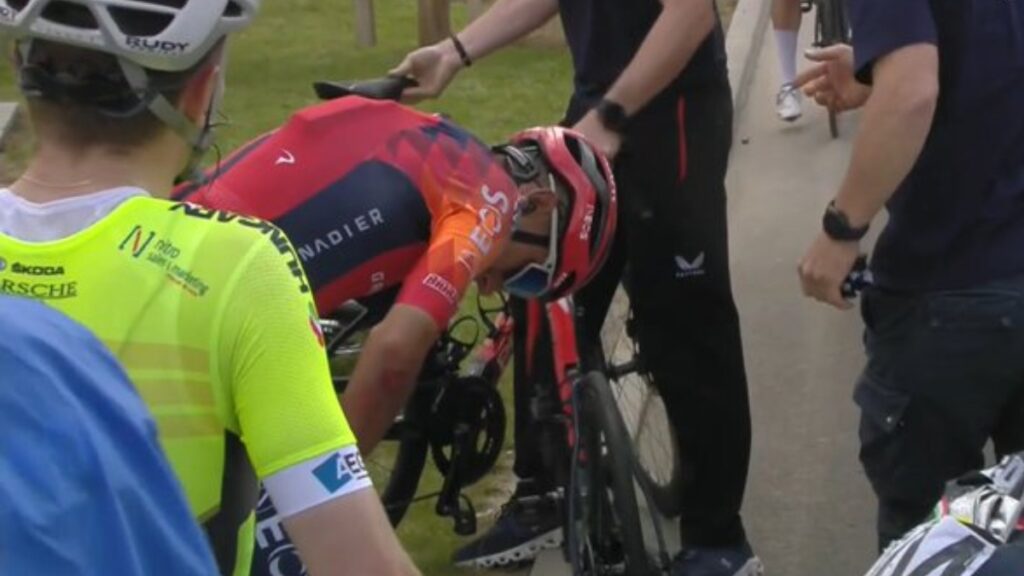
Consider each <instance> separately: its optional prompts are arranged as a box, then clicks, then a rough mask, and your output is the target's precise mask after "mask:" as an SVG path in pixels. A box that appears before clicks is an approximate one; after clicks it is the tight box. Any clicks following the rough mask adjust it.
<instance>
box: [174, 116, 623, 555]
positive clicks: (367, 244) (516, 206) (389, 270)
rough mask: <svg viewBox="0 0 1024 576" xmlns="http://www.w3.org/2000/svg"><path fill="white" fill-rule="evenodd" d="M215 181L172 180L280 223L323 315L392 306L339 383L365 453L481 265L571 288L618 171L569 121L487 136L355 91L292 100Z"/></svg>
mask: <svg viewBox="0 0 1024 576" xmlns="http://www.w3.org/2000/svg"><path fill="white" fill-rule="evenodd" d="M207 180H208V181H209V184H192V185H189V186H185V187H183V188H181V189H179V190H178V191H177V193H176V195H177V196H178V197H182V198H186V199H187V200H188V201H190V202H195V203H197V204H201V205H204V206H208V207H210V208H211V209H227V210H232V211H236V212H239V213H243V214H252V215H255V216H258V217H261V218H266V219H269V220H272V221H273V222H274V223H275V224H276V225H278V226H280V227H281V228H282V229H283V230H284V231H285V232H286V233H287V234H288V236H289V237H290V238H291V239H292V241H293V242H295V245H296V246H297V247H298V254H299V256H300V258H301V259H302V264H303V266H304V267H305V269H306V272H307V274H308V277H309V280H310V286H311V288H312V289H313V291H314V293H315V295H316V302H317V306H318V308H319V310H320V312H321V313H322V314H324V315H329V314H330V313H332V312H333V311H334V310H335V309H336V308H337V307H338V306H339V305H341V304H342V303H344V302H345V301H347V300H350V299H362V301H364V302H366V303H367V304H369V305H370V306H371V308H385V309H386V314H384V316H383V320H381V321H380V322H379V323H378V324H377V325H376V326H375V327H374V328H373V330H372V331H371V333H370V335H369V337H368V339H367V341H366V342H365V344H364V346H363V351H362V354H361V355H360V358H359V361H358V364H357V366H356V369H355V371H354V373H353V375H352V378H351V380H350V382H349V384H348V387H347V389H346V392H345V394H344V395H343V397H342V404H343V405H344V408H345V413H346V414H347V415H348V416H349V421H350V422H351V424H352V427H353V430H354V431H355V433H356V436H357V437H358V438H359V444H360V447H361V448H362V450H363V452H364V453H369V452H371V451H372V450H373V448H374V446H376V444H377V443H378V442H379V441H380V440H381V438H382V437H383V435H384V433H385V432H386V430H387V428H388V427H389V426H390V425H391V424H392V423H393V421H394V418H395V417H396V416H397V415H398V414H399V412H400V411H401V409H402V407H403V406H404V405H405V403H406V400H407V399H408V398H409V396H410V394H411V392H412V390H413V389H414V387H415V383H416V381H417V376H418V374H419V372H420V369H421V366H422V364H423V362H424V359H425V357H426V355H427V353H428V351H429V350H430V349H431V348H432V347H433V345H434V343H435V341H436V340H437V338H438V337H439V335H440V334H441V333H442V331H444V330H445V328H446V327H447V325H448V322H449V320H450V319H451V317H452V316H453V314H454V313H455V312H456V310H457V307H458V304H459V301H460V300H461V299H462V297H463V296H464V295H465V293H466V291H467V290H468V288H469V285H470V284H471V283H472V282H473V280H474V279H475V280H476V282H477V284H478V286H479V288H480V290H481V291H483V292H485V293H486V292H491V291H495V290H498V289H501V288H502V287H504V289H506V290H508V291H509V292H511V293H514V294H516V295H519V296H522V297H528V298H530V297H546V298H556V297H561V296H565V295H568V294H571V293H572V292H573V291H575V290H576V289H578V288H580V287H581V286H583V285H584V284H585V283H586V282H587V281H589V280H590V279H591V277H592V276H593V275H594V274H595V273H596V272H597V270H598V269H599V268H600V265H601V263H602V262H603V261H604V259H605V257H606V255H607V253H608V249H609V247H610V245H611V240H612V238H613V237H614V232H615V223H616V192H615V184H614V181H613V179H612V175H611V170H610V169H609V166H608V163H607V161H606V160H605V159H604V158H603V157H602V156H601V155H600V154H598V153H596V152H595V151H594V149H593V147H592V146H590V145H589V144H588V143H586V142H585V141H584V140H583V139H582V138H581V137H580V136H578V135H576V134H575V133H573V132H572V131H569V130H566V129H562V128H537V129H532V130H526V131H524V132H520V133H519V134H516V135H515V136H514V137H513V138H512V139H511V141H510V142H509V143H508V144H504V145H501V146H497V147H495V148H494V149H490V148H488V147H487V146H485V145H484V144H482V143H481V142H480V141H478V140H477V139H476V138H475V137H473V136H472V135H471V134H470V133H468V132H467V131H465V130H464V129H462V128H460V127H458V126H456V125H455V124H453V123H451V122H450V121H448V120H445V119H443V118H439V117H437V116H429V115H426V114H422V113H420V112H417V111H415V110H413V109H411V108H407V107H405V106H401V105H399V104H397V103H393V102H380V101H371V100H366V99H364V98H360V97H356V96H350V97H346V98H342V99H339V100H334V101H330V102H327V103H324V104H320V105H317V106H312V107H310V108H307V109H304V110H301V111H299V112H298V113H296V114H295V115H294V116H293V117H292V118H291V120H290V121H288V122H287V123H286V124H285V125H284V126H283V127H281V128H280V129H279V130H276V131H273V132H271V133H270V134H268V135H265V136H262V137H259V138H257V139H256V140H254V141H253V142H252V143H250V144H248V145H246V146H243V147H242V148H241V149H240V150H239V151H238V152H236V153H235V154H234V155H233V156H232V157H229V158H228V159H227V160H226V161H225V162H224V163H223V164H222V166H220V167H219V168H215V169H213V170H212V171H211V172H210V173H209V174H208V175H207ZM260 525H261V527H265V528H266V531H265V532H263V531H261V534H263V535H264V536H267V538H264V539H263V540H262V541H261V542H260V543H259V544H260V547H261V548H266V549H267V550H262V551H261V553H265V554H266V555H267V560H268V561H270V560H271V559H272V558H273V557H275V556H276V555H277V554H278V553H279V552H277V551H278V550H281V549H282V548H283V547H284V548H286V547H287V543H286V541H285V540H284V539H283V538H282V537H281V536H282V535H281V534H280V531H278V530H276V528H275V526H276V520H275V519H274V517H273V510H272V508H268V509H266V510H264V509H262V508H261V511H260ZM255 568H256V569H257V570H258V569H260V568H261V566H260V565H257V566H256V567H255ZM296 573H298V572H296Z"/></svg>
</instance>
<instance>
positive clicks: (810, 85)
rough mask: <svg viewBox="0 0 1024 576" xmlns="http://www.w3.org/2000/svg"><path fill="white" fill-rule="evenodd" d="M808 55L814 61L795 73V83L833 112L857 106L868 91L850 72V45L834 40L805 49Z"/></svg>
mask: <svg viewBox="0 0 1024 576" xmlns="http://www.w3.org/2000/svg"><path fill="white" fill-rule="evenodd" d="M806 56H807V59H808V60H811V61H813V62H817V63H818V64H816V65H815V66H812V67H811V68H809V69H807V70H804V71H803V72H801V73H800V75H798V76H797V78H796V81H795V82H794V85H795V86H796V87H797V88H802V89H803V91H804V94H806V95H807V96H808V97H809V98H812V99H814V101H815V102H817V103H818V104H820V105H822V106H824V107H826V108H828V109H829V110H832V111H834V112H845V111H847V110H853V109H855V108H860V107H861V106H863V105H864V103H865V102H867V100H868V97H869V96H870V95H871V87H870V86H865V85H864V84H861V83H860V82H857V79H856V78H854V74H853V48H852V47H850V46H848V45H846V44H837V45H835V46H829V47H828V48H821V49H816V50H808V51H807V54H806Z"/></svg>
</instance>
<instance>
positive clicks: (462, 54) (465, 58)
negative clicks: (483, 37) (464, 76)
mask: <svg viewBox="0 0 1024 576" xmlns="http://www.w3.org/2000/svg"><path fill="white" fill-rule="evenodd" d="M451 39H452V44H455V51H456V52H458V53H459V58H461V59H462V63H463V64H465V65H466V68H469V67H470V66H472V65H473V60H472V59H471V58H470V57H469V52H466V47H465V46H463V45H462V42H460V41H459V37H458V36H456V35H455V34H452V35H451Z"/></svg>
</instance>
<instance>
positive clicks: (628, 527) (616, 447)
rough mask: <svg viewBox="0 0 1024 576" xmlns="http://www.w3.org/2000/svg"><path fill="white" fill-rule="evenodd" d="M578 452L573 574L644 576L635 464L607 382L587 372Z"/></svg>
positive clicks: (581, 390) (580, 395) (571, 533)
mask: <svg viewBox="0 0 1024 576" xmlns="http://www.w3.org/2000/svg"><path fill="white" fill-rule="evenodd" d="M575 394H576V399H577V401H576V404H575V410H576V412H575V414H576V418H577V419H578V421H577V428H576V429H577V430H578V432H579V435H578V437H577V438H576V442H577V450H576V451H574V455H575V456H576V458H575V465H574V466H573V469H572V473H571V479H570V482H569V499H570V500H569V515H568V531H567V534H568V538H567V546H568V547H569V549H568V552H569V559H570V563H571V564H572V566H573V573H574V574H575V575H577V576H583V575H586V576H604V575H608V574H625V575H626V576H648V575H650V574H652V573H653V572H652V569H651V562H650V558H649V557H648V555H647V550H646V548H645V546H644V539H643V532H642V531H641V527H640V511H639V507H638V504H637V500H636V490H635V488H634V485H633V470H634V461H633V455H632V448H631V446H630V445H629V440H628V438H629V437H628V435H627V432H626V426H625V424H624V423H623V422H622V418H621V416H620V415H619V411H618V408H617V407H616V404H615V399H614V396H613V394H612V392H611V389H610V387H609V385H608V381H607V380H606V379H605V377H604V375H603V374H601V373H600V372H591V373H589V374H587V376H585V377H584V378H583V380H582V381H581V382H580V383H579V384H578V388H577V391H576V393H575Z"/></svg>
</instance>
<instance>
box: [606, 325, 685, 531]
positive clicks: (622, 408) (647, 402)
mask: <svg viewBox="0 0 1024 576" xmlns="http://www.w3.org/2000/svg"><path fill="white" fill-rule="evenodd" d="M632 322H633V319H632V317H630V318H629V319H627V321H626V324H627V328H626V330H625V334H624V336H622V337H620V338H619V339H618V340H616V341H615V342H614V343H612V344H611V345H610V347H609V349H604V350H603V353H604V356H605V358H607V359H608V363H607V365H608V370H607V372H606V374H607V375H608V379H609V382H610V383H611V386H612V391H613V393H614V395H615V400H616V405H617V406H618V408H619V412H620V414H621V415H622V419H623V421H625V423H626V428H627V430H628V432H629V436H630V439H631V442H632V444H633V453H634V454H635V455H636V460H637V463H638V466H637V480H638V481H639V482H640V483H641V484H643V487H644V489H645V491H646V492H647V494H648V495H649V496H650V497H651V499H652V500H653V501H654V505H655V506H656V507H657V509H658V512H660V513H661V514H663V515H664V516H666V517H669V518H671V517H675V516H678V515H679V514H680V513H681V512H682V507H683V498H682V492H683V471H682V468H683V467H682V459H681V457H680V453H679V446H678V444H677V442H676V438H677V436H676V433H675V428H674V427H673V425H672V422H671V420H670V418H669V416H668V410H667V408H666V406H665V403H664V401H663V400H662V398H661V394H660V393H659V392H658V389H657V387H656V386H655V385H654V382H653V381H652V380H651V377H650V375H649V374H648V373H647V372H646V371H645V370H644V369H643V368H642V366H643V359H642V351H641V350H640V348H639V347H638V346H637V345H636V342H635V337H634V335H633V330H632V329H631V328H629V326H630V324H631V323H632ZM623 338H625V340H624V339H623ZM603 344H607V343H606V342H605V343H603ZM624 347H625V348H626V349H628V352H626V353H624V354H623V353H621V352H623V348H624ZM627 366H628V370H623V368H624V367H627ZM666 442H667V444H666ZM666 463H668V464H669V465H670V466H671V468H670V469H668V470H666V469H665V468H664V466H665V464H666Z"/></svg>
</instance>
